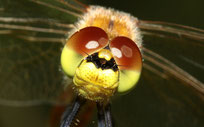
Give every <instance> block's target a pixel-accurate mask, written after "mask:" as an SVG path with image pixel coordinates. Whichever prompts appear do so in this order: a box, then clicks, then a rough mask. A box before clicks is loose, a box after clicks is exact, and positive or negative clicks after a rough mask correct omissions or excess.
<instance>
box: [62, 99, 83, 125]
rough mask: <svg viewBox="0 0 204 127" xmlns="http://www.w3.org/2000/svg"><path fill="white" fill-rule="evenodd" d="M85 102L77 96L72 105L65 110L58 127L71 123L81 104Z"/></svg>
mask: <svg viewBox="0 0 204 127" xmlns="http://www.w3.org/2000/svg"><path fill="white" fill-rule="evenodd" d="M84 102H85V100H83V99H81V98H80V97H78V96H77V98H76V100H75V102H74V104H73V105H72V107H70V106H68V107H67V109H66V110H65V112H64V114H63V116H62V121H61V125H60V127H70V126H71V124H72V121H73V120H74V118H75V116H76V115H77V113H78V111H79V109H80V107H81V105H82V104H83V103H84Z"/></svg>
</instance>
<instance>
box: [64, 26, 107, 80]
mask: <svg viewBox="0 0 204 127" xmlns="http://www.w3.org/2000/svg"><path fill="white" fill-rule="evenodd" d="M106 45H108V35H107V34H106V32H105V31H104V30H102V29H101V28H98V27H86V28H83V29H81V30H80V31H77V32H76V33H74V34H73V35H72V36H71V37H70V38H69V39H68V40H67V42H66V45H65V46H64V48H63V50H62V54H61V65H62V68H63V70H64V72H65V73H66V74H67V75H68V76H71V77H72V76H74V74H75V70H76V68H77V66H78V65H79V63H80V62H81V60H82V59H83V58H84V57H85V56H87V54H92V53H94V52H96V51H97V50H99V49H102V48H104V47H105V46H106Z"/></svg>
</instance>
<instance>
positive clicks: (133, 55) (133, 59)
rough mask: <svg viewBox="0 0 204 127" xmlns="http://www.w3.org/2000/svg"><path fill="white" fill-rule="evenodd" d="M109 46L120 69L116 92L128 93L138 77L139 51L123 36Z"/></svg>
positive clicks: (132, 42) (140, 59)
mask: <svg viewBox="0 0 204 127" xmlns="http://www.w3.org/2000/svg"><path fill="white" fill-rule="evenodd" d="M109 46H110V49H111V52H112V54H113V57H114V59H115V61H116V63H117V65H118V67H119V69H120V80H119V86H118V92H126V91H129V90H130V89H132V88H133V87H134V86H135V85H136V83H137V81H138V80H139V77H140V73H141V69H142V57H141V53H140V50H139V48H138V47H137V45H136V43H135V42H134V41H132V40H131V39H129V38H127V37H123V36H119V37H116V38H114V39H113V40H112V41H111V42H110V44H109Z"/></svg>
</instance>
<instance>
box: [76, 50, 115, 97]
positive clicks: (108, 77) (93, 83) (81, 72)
mask: <svg viewBox="0 0 204 127" xmlns="http://www.w3.org/2000/svg"><path fill="white" fill-rule="evenodd" d="M118 83H119V71H118V67H117V65H116V63H115V61H114V59H113V56H112V54H111V52H110V51H109V50H107V49H102V50H100V51H99V52H97V53H94V54H92V55H90V56H88V57H86V58H85V59H84V60H83V61H82V62H81V64H80V65H79V66H78V68H77V69H76V73H75V75H74V84H75V86H76V87H77V90H78V92H79V94H80V95H82V96H83V97H85V98H87V99H89V100H94V101H103V100H108V99H109V98H110V97H111V96H112V95H113V94H114V93H115V91H116V89H117V87H118Z"/></svg>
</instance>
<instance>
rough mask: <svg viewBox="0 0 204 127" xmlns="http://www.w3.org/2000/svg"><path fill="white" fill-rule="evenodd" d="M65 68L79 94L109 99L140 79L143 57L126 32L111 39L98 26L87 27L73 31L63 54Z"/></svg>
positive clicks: (86, 96) (95, 99)
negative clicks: (124, 34) (124, 35)
mask: <svg viewBox="0 0 204 127" xmlns="http://www.w3.org/2000/svg"><path fill="white" fill-rule="evenodd" d="M61 64H62V68H63V70H64V72H65V73H66V74H67V75H68V76H71V77H73V82H74V87H75V90H76V91H77V93H78V95H80V96H82V97H84V98H86V99H89V100H92V101H100V102H104V101H108V100H109V99H110V97H111V96H113V95H114V93H115V92H119V93H124V92H127V91H129V90H131V89H132V88H133V87H134V86H135V85H136V83H137V81H138V80H139V77H140V73H141V66H142V59H141V54H140V50H139V49H138V47H137V45H136V44H135V42H133V41H132V40H131V39H129V38H127V37H123V36H118V37H115V38H114V39H112V40H109V39H108V36H107V34H106V32H105V31H104V30H102V29H101V28H98V27H86V28H84V29H81V30H80V31H78V32H76V33H75V34H74V35H72V36H71V37H70V38H69V40H68V41H67V43H66V45H65V47H64V49H63V50H62V54H61Z"/></svg>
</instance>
